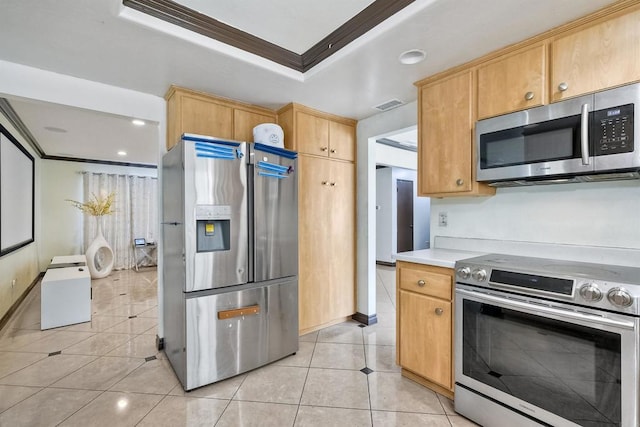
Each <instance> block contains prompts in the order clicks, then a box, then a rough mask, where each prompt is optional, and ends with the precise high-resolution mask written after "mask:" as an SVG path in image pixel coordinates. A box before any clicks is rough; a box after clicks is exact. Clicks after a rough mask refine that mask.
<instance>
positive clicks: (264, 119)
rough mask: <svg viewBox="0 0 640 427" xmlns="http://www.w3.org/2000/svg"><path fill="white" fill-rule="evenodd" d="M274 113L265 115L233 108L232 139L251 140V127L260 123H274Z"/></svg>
mask: <svg viewBox="0 0 640 427" xmlns="http://www.w3.org/2000/svg"><path fill="white" fill-rule="evenodd" d="M275 122H276V119H275V117H274V115H273V114H272V115H265V114H260V113H255V112H252V111H248V110H241V109H238V108H235V109H234V110H233V139H235V140H236V141H246V142H252V141H253V128H254V127H256V126H258V125H259V124H262V123H275Z"/></svg>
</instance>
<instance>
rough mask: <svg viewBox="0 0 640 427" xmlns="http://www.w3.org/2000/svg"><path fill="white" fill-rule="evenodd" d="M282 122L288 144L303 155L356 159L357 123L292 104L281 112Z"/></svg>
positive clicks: (351, 160) (279, 120) (279, 114)
mask: <svg viewBox="0 0 640 427" xmlns="http://www.w3.org/2000/svg"><path fill="white" fill-rule="evenodd" d="M278 123H279V124H280V125H281V126H282V128H283V129H284V133H285V145H287V147H289V148H290V149H292V150H295V151H297V152H299V153H302V154H311V155H314V156H323V157H329V158H332V159H340V160H347V161H350V162H353V161H355V159H356V127H355V126H356V122H355V120H351V119H345V118H342V117H338V116H333V115H330V114H326V113H322V112H319V111H315V110H312V109H311V108H308V107H305V106H302V105H299V104H289V105H287V106H286V107H284V108H282V109H281V110H280V111H278Z"/></svg>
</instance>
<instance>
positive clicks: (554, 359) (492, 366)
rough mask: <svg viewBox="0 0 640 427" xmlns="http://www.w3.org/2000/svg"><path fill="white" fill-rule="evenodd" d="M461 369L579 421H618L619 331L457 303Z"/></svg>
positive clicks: (595, 423)
mask: <svg viewBox="0 0 640 427" xmlns="http://www.w3.org/2000/svg"><path fill="white" fill-rule="evenodd" d="M462 337H463V351H462V371H463V373H464V375H466V376H468V377H471V378H473V379H475V380H477V381H480V382H482V383H484V384H486V385H487V386H490V387H493V388H496V389H499V390H501V391H503V392H505V393H508V394H510V395H512V396H514V397H516V398H519V399H522V400H523V401H526V402H528V403H529V404H532V405H535V406H537V407H540V408H542V409H545V410H547V411H549V412H552V413H554V414H556V415H559V416H560V417H563V418H566V419H568V420H571V421H573V422H575V423H576V424H580V425H588V426H619V425H620V417H621V411H620V396H621V381H620V380H621V374H620V372H621V360H620V354H621V337H620V335H618V334H615V333H611V332H606V331H600V330H597V329H592V328H587V327H583V326H578V325H574V324H571V323H567V322H562V321H557V320H553V319H548V318H545V317H541V316H535V315H530V314H525V313H521V312H518V311H514V310H510V309H505V308H501V307H497V306H493V305H490V304H483V303H479V302H475V301H469V300H464V302H463V331H462Z"/></svg>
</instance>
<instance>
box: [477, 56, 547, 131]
mask: <svg viewBox="0 0 640 427" xmlns="http://www.w3.org/2000/svg"><path fill="white" fill-rule="evenodd" d="M545 58H546V51H545V46H544V45H539V46H535V47H532V48H530V49H527V50H525V51H522V52H519V53H516V54H512V55H508V56H506V57H500V58H499V59H497V60H495V61H492V62H489V63H487V64H486V65H482V66H480V67H479V68H478V119H484V118H487V117H492V116H499V115H501V114H506V113H510V112H512V111H518V110H524V109H525V108H531V107H537V106H539V105H542V104H544V102H545V97H544V95H545V93H546V92H545V87H546V86H545V76H546V72H545V65H546V61H545Z"/></svg>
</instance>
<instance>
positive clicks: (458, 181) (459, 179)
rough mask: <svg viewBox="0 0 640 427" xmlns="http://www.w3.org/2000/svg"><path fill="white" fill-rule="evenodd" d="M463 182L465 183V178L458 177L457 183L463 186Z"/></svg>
mask: <svg viewBox="0 0 640 427" xmlns="http://www.w3.org/2000/svg"><path fill="white" fill-rule="evenodd" d="M462 184H464V179H461V178H458V179H457V180H456V185H457V186H458V187H459V186H461V185H462Z"/></svg>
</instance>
